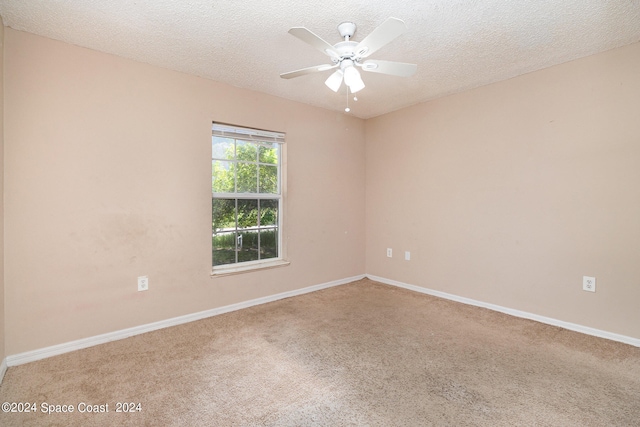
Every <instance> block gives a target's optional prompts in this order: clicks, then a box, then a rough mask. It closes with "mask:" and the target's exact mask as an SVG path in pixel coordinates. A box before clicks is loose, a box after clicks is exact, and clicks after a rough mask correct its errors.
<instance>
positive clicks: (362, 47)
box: [354, 18, 407, 58]
mask: <svg viewBox="0 0 640 427" xmlns="http://www.w3.org/2000/svg"><path fill="white" fill-rule="evenodd" d="M406 29H407V26H406V25H404V21H402V20H400V19H398V18H388V19H387V20H386V21H384V22H383V23H382V24H380V25H379V26H378V27H377V28H376V29H375V30H373V31H372V32H371V34H369V35H368V36H367V37H365V38H364V40H362V41H361V42H360V43H358V45H357V46H356V48H355V50H354V52H356V57H358V58H366V57H367V56H369V55H371V54H372V53H373V52H375V51H377V50H378V49H380V48H381V47H382V46H384V45H386V44H387V43H389V42H390V41H391V40H393V39H395V38H396V37H398V36H399V35H400V34H402V33H404V32H405V31H406Z"/></svg>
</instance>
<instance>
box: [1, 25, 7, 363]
mask: <svg viewBox="0 0 640 427" xmlns="http://www.w3.org/2000/svg"><path fill="white" fill-rule="evenodd" d="M3 52H4V24H3V22H2V17H1V16H0V361H2V360H3V359H4V358H5V356H6V355H7V354H6V352H5V346H4V337H5V333H4V54H3Z"/></svg>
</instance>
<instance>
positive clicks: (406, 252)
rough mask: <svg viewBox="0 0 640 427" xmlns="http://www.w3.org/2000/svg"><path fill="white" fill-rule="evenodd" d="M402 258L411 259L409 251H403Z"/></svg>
mask: <svg viewBox="0 0 640 427" xmlns="http://www.w3.org/2000/svg"><path fill="white" fill-rule="evenodd" d="M404 259H405V261H411V252H409V251H405V253H404Z"/></svg>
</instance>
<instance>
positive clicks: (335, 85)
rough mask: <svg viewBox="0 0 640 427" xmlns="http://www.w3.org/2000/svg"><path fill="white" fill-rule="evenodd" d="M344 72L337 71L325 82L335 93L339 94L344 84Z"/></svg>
mask: <svg viewBox="0 0 640 427" xmlns="http://www.w3.org/2000/svg"><path fill="white" fill-rule="evenodd" d="M342 75H343V73H342V70H336V71H335V73H333V74H331V75H330V76H329V78H328V79H327V80H326V81H325V82H324V84H326V85H327V87H328V88H329V89H331V90H332V91H334V92H337V91H338V89H340V85H341V84H342Z"/></svg>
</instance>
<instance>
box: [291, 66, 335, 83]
mask: <svg viewBox="0 0 640 427" xmlns="http://www.w3.org/2000/svg"><path fill="white" fill-rule="evenodd" d="M337 66H338V64H335V65H329V64H323V65H316V66H315V67H308V68H303V69H301V70H295V71H289V72H288V73H282V74H280V77H282V78H283V79H292V78H294V77H300V76H304V75H305V74H311V73H317V72H319V71H326V70H330V69H332V68H336V67H337Z"/></svg>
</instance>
